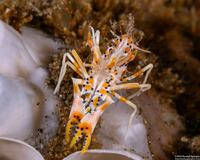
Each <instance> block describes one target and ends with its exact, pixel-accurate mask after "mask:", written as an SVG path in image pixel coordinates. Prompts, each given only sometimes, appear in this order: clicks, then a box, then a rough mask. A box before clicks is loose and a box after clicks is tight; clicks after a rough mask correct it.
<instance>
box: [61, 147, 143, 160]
mask: <svg viewBox="0 0 200 160" xmlns="http://www.w3.org/2000/svg"><path fill="white" fill-rule="evenodd" d="M94 159H95V160H116V159H117V160H143V158H141V157H140V156H139V155H137V154H135V153H130V152H127V151H123V150H101V149H96V150H87V151H86V152H85V153H84V154H81V152H80V151H79V152H75V153H73V154H71V155H70V156H68V157H66V158H64V159H63V160H94Z"/></svg>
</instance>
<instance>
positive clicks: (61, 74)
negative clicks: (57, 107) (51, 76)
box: [53, 61, 83, 94]
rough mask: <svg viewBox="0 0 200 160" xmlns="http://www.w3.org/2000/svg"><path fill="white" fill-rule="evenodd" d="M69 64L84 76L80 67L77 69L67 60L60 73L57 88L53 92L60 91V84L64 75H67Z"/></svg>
mask: <svg viewBox="0 0 200 160" xmlns="http://www.w3.org/2000/svg"><path fill="white" fill-rule="evenodd" d="M67 66H70V67H71V68H72V69H73V70H74V71H75V72H76V73H78V74H79V75H80V76H83V74H82V72H81V71H80V70H79V69H77V68H76V67H75V66H74V65H73V64H72V63H71V62H69V61H67V62H65V63H64V64H63V65H62V67H61V71H60V75H59V78H58V83H57V85H56V88H55V90H54V92H53V94H56V93H58V91H59V89H60V84H61V82H62V80H63V77H64V76H65V73H66V70H67Z"/></svg>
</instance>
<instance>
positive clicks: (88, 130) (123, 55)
mask: <svg viewBox="0 0 200 160" xmlns="http://www.w3.org/2000/svg"><path fill="white" fill-rule="evenodd" d="M90 29H91V31H90V32H89V33H88V43H87V44H88V45H89V47H90V50H91V53H92V55H93V59H92V61H91V63H83V61H82V60H81V58H80V57H79V55H78V54H77V53H76V51H75V50H72V52H71V53H72V55H71V54H69V53H65V54H64V56H63V61H62V67H61V71H60V75H59V79H58V84H57V86H56V88H55V90H54V94H56V93H57V92H58V91H59V87H60V84H61V82H62V79H63V77H64V75H65V73H66V69H67V66H69V67H71V68H72V69H73V70H74V71H75V72H76V73H77V74H78V75H80V76H81V77H82V78H72V81H73V92H74V93H73V94H74V95H73V98H74V99H73V104H72V107H71V111H70V116H69V121H68V123H67V127H66V140H67V141H69V139H70V133H71V131H72V128H73V127H75V134H74V136H73V139H72V142H71V144H70V146H73V145H74V144H75V143H76V142H77V141H78V140H79V139H80V138H81V137H82V136H85V141H84V146H83V149H82V153H84V152H85V151H86V150H87V148H88V147H89V145H90V140H91V135H92V133H93V131H94V129H95V126H96V124H97V122H98V120H99V118H100V116H101V115H102V114H103V112H104V111H105V110H106V108H107V107H108V106H109V105H110V104H112V103H113V102H114V101H113V100H112V97H111V95H113V96H114V97H116V98H117V99H119V100H121V101H123V102H124V103H126V104H128V105H129V106H130V107H132V108H133V113H132V114H131V117H130V120H129V123H128V127H127V131H126V136H127V133H128V129H129V127H130V124H131V121H132V119H133V117H134V116H135V114H136V112H137V107H136V105H135V104H134V103H132V102H131V101H129V100H127V99H125V98H124V97H122V96H120V95H119V94H117V93H116V92H115V91H117V90H120V89H134V88H138V89H139V91H138V92H136V94H135V95H139V94H140V93H141V92H144V91H146V90H148V89H149V88H150V87H151V85H150V84H146V81H147V78H148V75H149V73H150V71H151V70H152V68H153V65H152V64H149V65H147V66H146V67H144V68H143V69H141V70H139V71H138V72H136V73H135V74H133V75H131V76H129V77H126V78H124V76H123V75H124V73H125V72H126V71H127V65H128V63H129V62H130V61H132V60H134V58H135V56H136V54H137V52H138V50H141V51H145V50H142V49H140V48H139V47H137V46H136V45H135V44H134V43H133V41H132V37H131V36H130V35H122V36H117V37H116V39H115V40H113V41H112V42H111V43H110V45H109V47H108V48H107V50H106V51H105V52H104V54H101V52H100V49H99V37H100V31H99V30H97V31H96V33H95V32H94V29H93V28H92V27H90ZM66 58H68V59H69V61H66ZM86 68H89V69H88V70H87V69H86ZM144 72H145V73H146V74H145V77H144V80H143V82H142V83H141V84H140V83H127V82H128V81H130V80H132V79H134V78H136V77H138V76H140V75H141V74H142V73H144ZM126 136H125V138H126Z"/></svg>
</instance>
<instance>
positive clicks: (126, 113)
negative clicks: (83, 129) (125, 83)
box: [98, 90, 151, 159]
mask: <svg viewBox="0 0 200 160" xmlns="http://www.w3.org/2000/svg"><path fill="white" fill-rule="evenodd" d="M119 94H120V95H122V96H123V97H127V95H126V92H125V90H121V91H120V92H119ZM112 98H113V100H114V101H115V102H114V103H113V104H111V105H110V106H109V107H108V108H107V109H106V110H105V112H104V113H103V115H102V116H101V118H102V123H101V128H100V129H99V134H98V137H99V139H100V140H101V141H102V142H103V149H117V150H124V149H125V150H128V151H130V152H134V153H137V154H139V155H141V156H146V155H147V156H148V157H149V158H148V159H151V154H150V151H149V147H148V143H147V131H146V127H145V125H144V123H143V118H142V116H141V115H136V116H135V117H134V118H133V120H132V123H131V126H130V128H129V131H128V135H127V139H126V140H125V133H126V129H127V126H128V122H129V118H130V116H131V114H132V112H133V109H132V108H131V107H130V106H129V105H127V104H125V103H124V102H122V101H120V100H118V99H116V98H114V97H112Z"/></svg>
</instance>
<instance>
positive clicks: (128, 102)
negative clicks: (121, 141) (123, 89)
mask: <svg viewBox="0 0 200 160" xmlns="http://www.w3.org/2000/svg"><path fill="white" fill-rule="evenodd" d="M111 94H112V95H113V96H115V97H116V98H117V99H119V100H121V101H122V102H124V103H126V104H128V105H129V106H131V107H132V108H133V109H134V111H133V113H132V114H131V117H130V119H129V123H128V127H127V129H126V134H125V140H126V139H127V134H128V130H129V128H130V125H131V122H132V119H133V117H134V116H135V114H136V112H137V106H136V105H135V104H134V103H132V102H130V101H129V100H127V99H125V98H124V97H122V96H120V95H119V94H117V93H116V92H114V91H112V92H111Z"/></svg>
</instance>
